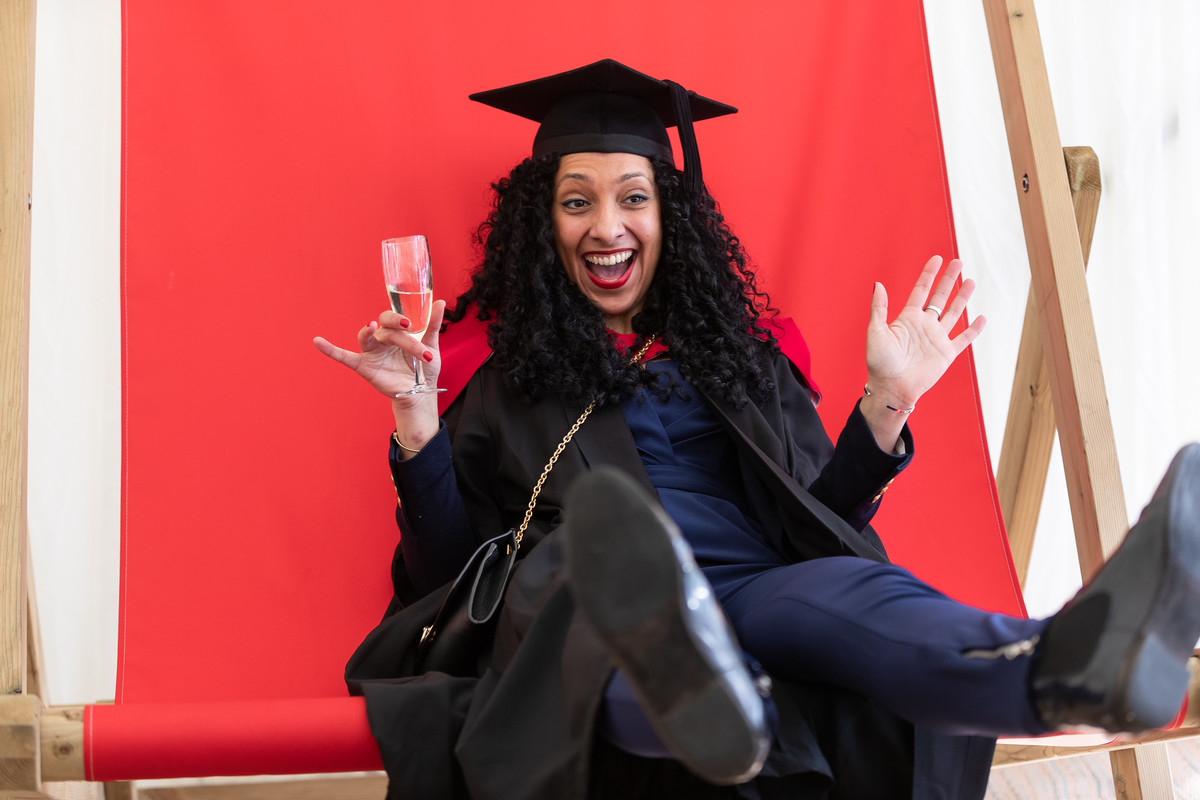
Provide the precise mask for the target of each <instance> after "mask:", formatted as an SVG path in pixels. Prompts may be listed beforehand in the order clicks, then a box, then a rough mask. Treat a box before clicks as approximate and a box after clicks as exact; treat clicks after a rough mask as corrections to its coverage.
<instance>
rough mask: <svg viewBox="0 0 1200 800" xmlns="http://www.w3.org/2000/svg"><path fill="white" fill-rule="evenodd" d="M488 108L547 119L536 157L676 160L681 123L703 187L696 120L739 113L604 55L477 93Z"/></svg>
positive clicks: (690, 163)
mask: <svg viewBox="0 0 1200 800" xmlns="http://www.w3.org/2000/svg"><path fill="white" fill-rule="evenodd" d="M471 99H472V100H476V101H478V102H480V103H484V104H485V105H489V106H492V107H494V108H498V109H500V110H501V111H507V112H509V113H510V114H516V115H517V116H521V117H525V118H526V119H531V120H533V121H534V122H539V123H541V127H539V128H538V132H537V136H535V137H534V140H533V155H534V157H537V156H540V155H545V154H546V153H560V154H566V153H633V154H634V155H639V156H646V157H647V158H649V157H651V156H659V157H660V158H663V159H665V160H666V161H668V162H671V163H674V159H673V158H672V155H671V140H670V139H669V138H668V137H667V127H669V126H671V125H675V126H678V128H679V143H680V145H681V146H682V149H683V164H684V173H685V174H686V176H687V180H688V182H689V184H690V185H691V186H692V187H693V188H695V189H699V188H700V187H702V186H703V185H704V179H703V176H702V173H701V169H700V151H699V149H698V148H697V147H696V134H695V132H694V131H693V130H692V121H693V120H703V119H709V118H711V117H720V116H724V115H725V114H734V113H736V112H737V109H736V108H734V107H733V106H729V105H726V104H724V103H719V102H717V101H716V100H710V99H708V98H707V97H701V96H700V95H698V94H696V93H695V92H690V91H688V90H686V89H684V88H683V87H682V86H680V85H679V84H678V83H675V82H674V81H660V80H658V79H657V78H652V77H650V76H649V75H646V74H644V73H641V72H638V71H637V70H635V69H630V68H629V67H627V66H625V65H624V64H621V63H620V62H617V61H613V60H612V59H611V58H606V59H604V60H603V61H597V62H595V63H594V64H588V65H587V66H584V67H579V68H578V69H573V70H568V71H567V72H560V73H558V74H557V75H550V76H548V77H545V78H537V79H535V80H531V81H526V82H524V83H517V84H514V85H512V86H505V87H503V88H500V89H492V90H491V91H487V92H476V93H475V94H473V95H471Z"/></svg>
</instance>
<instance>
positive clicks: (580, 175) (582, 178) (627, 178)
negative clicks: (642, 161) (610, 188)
mask: <svg viewBox="0 0 1200 800" xmlns="http://www.w3.org/2000/svg"><path fill="white" fill-rule="evenodd" d="M568 178H574V179H575V180H577V181H583V182H584V183H592V176H591V175H584V174H583V173H582V172H568V173H567V174H566V175H563V176H562V177H561V178H559V179H558V180H557V181H556V182H555V184H554V185H555V186H558V185H559V184H561V183H562V182H563V181H565V180H567V179H568ZM634 178H644V179H646V180H649V178H647V177H646V173H644V172H626V173H625V174H624V175H622V176H621V177H620V178H619V179H618V180H617V183H625V182H626V181H631V180H633V179H634Z"/></svg>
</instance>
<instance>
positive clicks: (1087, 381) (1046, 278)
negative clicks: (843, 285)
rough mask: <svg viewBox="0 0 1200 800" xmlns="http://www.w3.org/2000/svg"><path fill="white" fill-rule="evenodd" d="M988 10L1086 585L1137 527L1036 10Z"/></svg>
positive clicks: (1029, 3) (1125, 781)
mask: <svg viewBox="0 0 1200 800" xmlns="http://www.w3.org/2000/svg"><path fill="white" fill-rule="evenodd" d="M983 7H984V16H985V17H986V19H987V25H988V37H989V39H990V40H991V46H992V58H993V60H994V62H995V65H996V82H997V84H998V86H999V89H1000V103H1001V106H1002V108H1003V111H1004V124H1005V128H1006V130H1007V133H1008V146H1009V151H1010V154H1011V156H1012V163H1013V178H1014V181H1015V183H1016V187H1017V199H1018V206H1019V208H1020V210H1021V221H1022V225H1023V227H1024V230H1025V247H1026V250H1027V251H1028V253H1029V267H1030V272H1031V290H1032V291H1033V293H1034V295H1035V297H1036V300H1037V308H1038V324H1039V326H1040V328H1041V330H1042V341H1043V344H1044V347H1045V355H1046V364H1047V367H1048V374H1049V380H1050V387H1051V397H1052V401H1053V406H1054V418H1055V421H1056V423H1057V425H1058V431H1059V440H1060V443H1061V450H1062V456H1063V468H1064V471H1065V472H1066V479H1067V496H1068V498H1069V500H1070V503H1071V517H1072V520H1073V521H1074V525H1075V544H1076V549H1077V551H1078V554H1079V568H1080V573H1081V575H1082V577H1083V579H1084V580H1085V581H1086V580H1088V579H1089V578H1090V577H1091V576H1092V575H1094V574H1095V572H1096V570H1098V569H1099V568H1100V566H1101V565H1102V564H1103V563H1104V560H1105V558H1106V557H1107V556H1108V555H1109V554H1111V553H1112V552H1113V551H1114V550H1115V549H1116V548H1117V546H1118V545H1119V544H1120V542H1121V539H1122V538H1123V537H1124V535H1125V533H1126V531H1127V530H1128V527H1129V517H1128V514H1127V512H1126V509H1125V495H1124V491H1123V488H1122V485H1121V473H1120V469H1119V468H1118V466H1117V452H1116V441H1115V439H1114V437H1113V431H1112V420H1111V417H1110V415H1109V410H1108V396H1107V393H1106V391H1105V388H1104V376H1103V373H1102V371H1101V369H1100V353H1099V346H1098V344H1097V342H1096V327H1095V322H1094V320H1093V318H1092V310H1091V302H1090V300H1089V299H1088V293H1087V283H1086V281H1085V276H1084V270H1083V251H1082V248H1081V246H1080V241H1079V234H1078V231H1077V229H1076V226H1075V222H1074V217H1075V212H1074V208H1073V205H1072V202H1071V193H1070V189H1069V187H1068V185H1067V179H1066V175H1065V174H1064V170H1063V169H1062V151H1061V147H1062V145H1061V141H1060V139H1059V136H1058V125H1057V123H1056V122H1055V118H1054V104H1053V102H1052V101H1051V98H1050V81H1049V79H1048V78H1047V76H1046V63H1045V59H1044V57H1043V55H1042V42H1041V36H1040V34H1039V33H1038V26H1037V17H1036V15H1035V14H1034V8H1033V0H983ZM1112 762H1113V769H1114V778H1115V779H1116V780H1117V781H1118V782H1119V788H1120V790H1121V792H1122V794H1123V798H1122V800H1149V798H1154V800H1162V799H1163V798H1168V797H1171V778H1170V771H1169V766H1168V762H1167V760H1166V758H1165V751H1164V752H1163V753H1159V752H1157V749H1156V747H1152V748H1151V749H1149V750H1147V751H1146V753H1145V754H1144V755H1142V754H1139V753H1134V754H1133V755H1122V754H1114V755H1113V756H1112ZM1135 774H1137V775H1138V776H1139V777H1138V779H1137V780H1133V776H1134V775H1135Z"/></svg>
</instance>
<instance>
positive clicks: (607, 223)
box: [591, 203, 625, 244]
mask: <svg viewBox="0 0 1200 800" xmlns="http://www.w3.org/2000/svg"><path fill="white" fill-rule="evenodd" d="M624 232H625V219H624V216H623V215H622V213H621V209H620V207H619V206H618V205H617V204H616V203H602V204H600V205H599V206H597V208H596V214H595V216H594V217H593V218H592V231H591V233H592V237H593V238H594V239H596V240H598V241H600V242H603V243H604V244H616V242H617V240H618V239H620V238H621V235H622V234H623V233H624Z"/></svg>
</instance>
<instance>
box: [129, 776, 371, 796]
mask: <svg viewBox="0 0 1200 800" xmlns="http://www.w3.org/2000/svg"><path fill="white" fill-rule="evenodd" d="M385 794H387V777H385V776H384V775H369V776H365V777H363V776H355V777H347V778H308V779H305V780H292V781H271V782H257V783H223V784H221V785H219V786H173V787H170V788H159V789H140V790H139V791H138V794H137V796H138V798H139V800H325V798H329V797H336V798H338V800H379V798H380V797H383V796H384V795H385Z"/></svg>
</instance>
